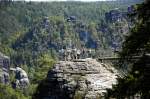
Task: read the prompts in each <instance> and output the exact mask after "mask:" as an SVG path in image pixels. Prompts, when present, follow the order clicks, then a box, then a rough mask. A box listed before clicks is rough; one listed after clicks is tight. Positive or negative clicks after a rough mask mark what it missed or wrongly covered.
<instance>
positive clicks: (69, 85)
mask: <svg viewBox="0 0 150 99" xmlns="http://www.w3.org/2000/svg"><path fill="white" fill-rule="evenodd" d="M117 75H118V72H117V70H116V69H115V68H113V67H111V66H108V65H106V64H103V63H99V62H97V61H96V60H95V59H80V60H78V61H59V62H58V63H56V64H55V65H54V67H53V69H51V70H50V71H49V73H48V76H47V80H46V82H45V84H43V85H41V86H42V87H43V89H42V88H41V89H40V90H39V93H40V91H42V90H43V91H44V90H46V91H45V93H44V95H43V96H41V95H40V96H41V97H42V99H45V98H46V99H73V98H74V97H79V95H80V97H81V96H82V98H84V99H96V97H97V96H103V93H104V92H106V88H111V87H112V84H116V82H117V81H116V78H117ZM44 86H45V87H44ZM43 91H42V92H43Z"/></svg>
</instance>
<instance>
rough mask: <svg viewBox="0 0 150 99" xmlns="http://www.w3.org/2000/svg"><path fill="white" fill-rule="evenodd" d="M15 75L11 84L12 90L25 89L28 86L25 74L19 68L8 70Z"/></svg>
mask: <svg viewBox="0 0 150 99" xmlns="http://www.w3.org/2000/svg"><path fill="white" fill-rule="evenodd" d="M10 70H11V71H13V72H14V73H15V80H16V81H15V82H13V83H12V86H13V88H26V87H27V86H28V85H29V78H28V75H27V73H26V72H25V71H24V70H23V69H22V68H20V67H16V68H10Z"/></svg>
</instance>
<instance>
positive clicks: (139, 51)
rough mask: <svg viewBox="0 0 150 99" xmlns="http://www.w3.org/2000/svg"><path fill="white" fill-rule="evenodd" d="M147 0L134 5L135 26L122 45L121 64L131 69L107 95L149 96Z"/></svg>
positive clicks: (143, 98) (143, 97) (149, 48)
mask: <svg viewBox="0 0 150 99" xmlns="http://www.w3.org/2000/svg"><path fill="white" fill-rule="evenodd" d="M149 3H150V2H149V1H147V2H145V3H143V4H140V5H137V6H135V8H136V13H133V15H136V18H137V20H138V21H136V24H135V26H134V27H133V29H132V30H131V34H130V35H129V36H128V37H127V38H126V41H125V42H124V45H123V50H122V52H121V53H120V55H121V62H122V63H121V65H122V64H124V63H125V62H126V63H127V62H128V63H129V64H132V67H129V68H131V71H129V74H128V75H127V76H125V77H124V78H120V79H119V80H118V84H117V85H115V86H114V87H113V89H112V90H109V91H108V94H107V95H108V97H116V98H117V99H120V98H121V99H123V98H126V97H130V96H133V97H134V96H135V95H136V94H138V95H140V97H141V99H149V98H150V93H149V92H150V86H149V83H150V80H149V75H150V71H149V70H150V67H149V59H150V57H149V54H148V53H149V52H150V43H149V42H150V34H149V32H150V29H149V26H150V24H149V21H150V18H149V14H150V9H149ZM135 56H140V58H139V59H137V60H136V61H133V60H132V58H134V57H135ZM129 64H128V65H129Z"/></svg>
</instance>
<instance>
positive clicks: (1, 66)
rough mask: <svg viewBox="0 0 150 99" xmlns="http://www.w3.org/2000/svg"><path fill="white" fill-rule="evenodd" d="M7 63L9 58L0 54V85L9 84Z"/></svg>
mask: <svg viewBox="0 0 150 99" xmlns="http://www.w3.org/2000/svg"><path fill="white" fill-rule="evenodd" d="M9 63H10V59H9V57H8V56H5V55H4V54H3V53H1V52H0V83H3V84H8V83H9Z"/></svg>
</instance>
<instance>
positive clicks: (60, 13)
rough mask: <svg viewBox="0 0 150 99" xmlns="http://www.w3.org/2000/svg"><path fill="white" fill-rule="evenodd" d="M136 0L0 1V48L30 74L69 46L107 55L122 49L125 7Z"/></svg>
mask: <svg viewBox="0 0 150 99" xmlns="http://www.w3.org/2000/svg"><path fill="white" fill-rule="evenodd" d="M136 3H139V1H134V0H133V1H132V2H123V1H121V2H120V1H113V2H112V1H111V2H110V1H108V2H92V3H81V2H51V3H44V2H41V3H37V2H0V41H1V43H0V51H1V52H3V53H5V54H6V55H8V56H10V57H11V60H12V61H11V62H12V66H17V65H20V66H22V67H24V68H26V69H27V70H28V72H29V74H30V73H31V72H32V73H34V72H35V68H39V67H40V66H41V67H40V68H43V67H42V65H44V64H48V65H51V64H52V63H53V62H51V61H49V60H50V59H57V58H58V57H57V56H58V51H59V50H60V49H61V48H65V47H68V46H70V47H78V48H82V47H83V46H84V47H86V48H92V49H98V50H99V52H98V54H100V55H104V53H105V52H106V53H105V55H106V54H108V55H110V53H112V52H113V51H115V50H119V49H120V48H121V43H122V41H123V39H124V37H123V34H125V33H126V32H127V31H128V22H129V20H128V18H127V15H126V14H127V13H128V10H127V8H128V7H129V6H130V5H133V4H136ZM106 14H107V15H106ZM70 44H71V45H70ZM52 61H53V60H52ZM42 62H43V63H42ZM36 70H37V69H36ZM32 73H31V75H29V76H32ZM35 73H36V72H35ZM31 78H32V77H31ZM37 79H38V78H37Z"/></svg>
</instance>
